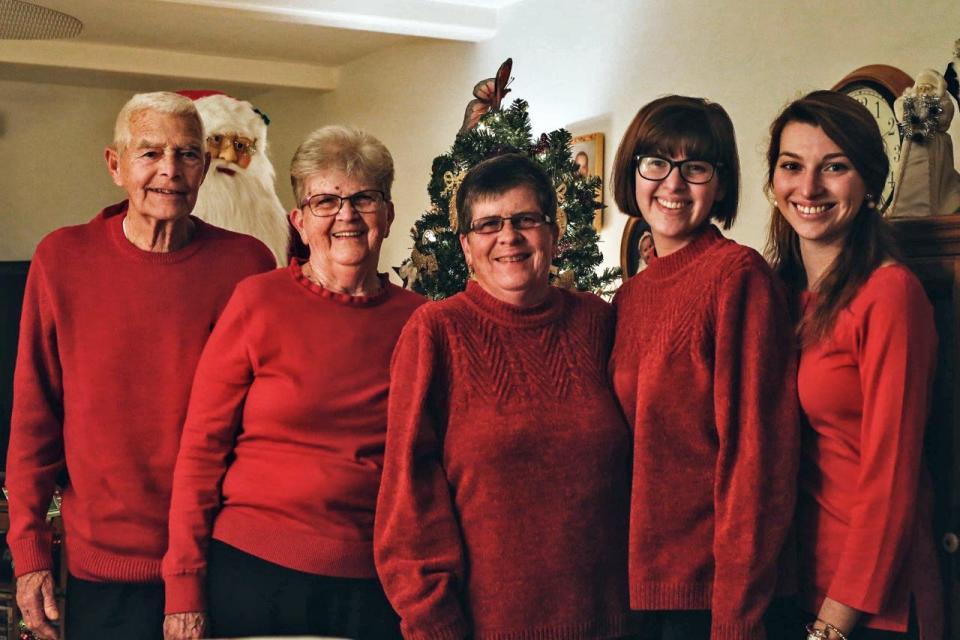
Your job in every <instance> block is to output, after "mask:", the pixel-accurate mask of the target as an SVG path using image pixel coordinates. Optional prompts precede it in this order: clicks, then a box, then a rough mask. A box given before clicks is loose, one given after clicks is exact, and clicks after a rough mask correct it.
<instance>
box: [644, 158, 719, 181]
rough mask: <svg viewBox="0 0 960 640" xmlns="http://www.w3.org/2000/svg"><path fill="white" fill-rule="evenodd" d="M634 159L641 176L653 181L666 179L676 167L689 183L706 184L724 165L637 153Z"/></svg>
mask: <svg viewBox="0 0 960 640" xmlns="http://www.w3.org/2000/svg"><path fill="white" fill-rule="evenodd" d="M633 160H634V162H635V163H636V165H637V173H639V174H640V177H641V178H643V179H644V180H650V181H652V182H660V181H661V180H666V179H667V176H669V175H670V172H671V171H673V169H674V167H676V168H677V169H678V170H679V171H680V177H681V178H683V181H684V182H686V183H687V184H706V183H708V182H710V181H711V180H713V176H715V175H716V173H717V169H719V168H720V167H722V166H723V165H722V164H720V163H719V162H718V163H716V164H714V163H712V162H709V161H707V160H671V159H670V158H664V157H662V156H645V155H636V156H634V157H633Z"/></svg>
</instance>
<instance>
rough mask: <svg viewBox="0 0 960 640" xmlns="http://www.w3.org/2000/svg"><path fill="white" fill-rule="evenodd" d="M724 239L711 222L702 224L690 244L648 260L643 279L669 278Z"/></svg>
mask: <svg viewBox="0 0 960 640" xmlns="http://www.w3.org/2000/svg"><path fill="white" fill-rule="evenodd" d="M723 240H724V238H723V235H721V233H720V230H719V229H717V228H716V227H715V226H713V225H712V224H707V225H704V227H703V229H702V230H700V231H699V232H698V234H697V237H696V238H694V239H693V240H692V241H691V242H690V244H688V245H687V246H685V247H683V248H682V249H680V250H678V251H674V252H673V253H671V254H670V255H668V256H664V257H662V258H660V257H656V258H654V259H653V260H651V261H650V265H649V266H648V267H647V268H646V269H644V270H643V276H644V278H645V279H648V278H652V279H657V280H658V279H661V278H669V277H670V276H672V275H673V274H675V273H678V272H680V271H682V270H683V269H684V268H686V267H687V266H688V265H690V264H692V263H694V262H696V261H697V260H698V259H699V258H700V256H702V255H703V254H704V253H706V252H707V251H709V250H710V248H711V247H713V246H714V245H716V244H717V243H719V242H722V241H723Z"/></svg>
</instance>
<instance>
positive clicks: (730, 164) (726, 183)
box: [613, 96, 740, 229]
mask: <svg viewBox="0 0 960 640" xmlns="http://www.w3.org/2000/svg"><path fill="white" fill-rule="evenodd" d="M643 154H663V155H667V156H685V157H687V158H692V159H696V160H707V161H709V162H712V163H714V164H715V165H718V168H717V173H716V178H715V179H718V180H720V187H721V188H722V190H723V198H722V199H721V200H719V201H718V202H716V203H714V205H713V208H712V209H711V212H710V217H711V218H713V219H714V220H716V221H717V222H719V223H720V224H721V225H723V228H724V229H729V228H730V227H731V226H732V225H733V221H734V220H735V219H736V217H737V204H738V202H739V200H740V157H739V155H738V154H737V140H736V135H735V133H734V131H733V122H731V121H730V116H729V115H727V112H726V111H725V110H724V109H723V107H721V106H720V105H719V104H716V103H715V102H710V101H709V100H705V99H704V98H690V97H687V96H664V97H663V98H657V99H656V100H654V101H653V102H650V103H647V104H646V105H645V106H644V107H643V108H641V109H640V111H638V112H637V115H636V116H634V118H633V122H631V123H630V126H629V127H627V131H626V132H625V133H624V134H623V139H622V140H621V141H620V146H619V147H618V148H617V155H616V158H614V161H613V195H614V199H615V200H616V202H617V206H618V207H619V208H620V210H621V211H623V212H624V213H626V214H628V215H631V216H636V217H643V213H642V212H641V211H640V207H638V206H637V196H636V188H637V165H636V161H635V160H634V157H635V156H637V155H643Z"/></svg>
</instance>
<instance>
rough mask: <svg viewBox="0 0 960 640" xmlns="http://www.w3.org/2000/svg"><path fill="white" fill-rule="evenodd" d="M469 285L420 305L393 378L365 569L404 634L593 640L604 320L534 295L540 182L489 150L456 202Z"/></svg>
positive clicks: (618, 607) (548, 186)
mask: <svg viewBox="0 0 960 640" xmlns="http://www.w3.org/2000/svg"><path fill="white" fill-rule="evenodd" d="M456 204H457V212H458V216H459V220H458V223H459V232H460V244H461V246H462V248H463V252H464V255H465V257H466V261H467V265H468V266H469V268H470V270H471V271H472V273H473V278H472V279H471V280H470V282H469V283H468V284H467V290H466V291H465V292H463V293H460V294H457V295H455V296H452V297H450V298H447V299H446V300H443V301H441V302H436V303H430V304H427V305H424V306H423V307H422V308H421V309H420V310H418V312H417V313H415V314H414V315H413V317H412V318H411V319H410V322H409V323H408V324H407V326H406V327H405V328H404V331H403V334H402V336H401V337H400V341H399V342H398V344H397V350H396V352H395V353H394V356H393V363H392V367H391V386H390V409H389V413H388V428H387V451H386V459H385V461H384V475H383V483H382V485H381V488H380V497H379V501H378V503H377V520H376V535H375V544H374V550H375V556H376V562H377V571H378V573H379V574H380V577H381V579H382V580H383V585H384V589H385V591H386V593H387V596H388V597H389V598H390V601H391V602H392V604H393V606H394V608H395V609H396V610H397V612H398V613H399V614H400V617H401V625H402V629H403V632H404V637H406V638H408V639H414V640H420V639H430V638H442V639H444V640H462V639H464V638H468V637H469V638H473V639H475V640H493V639H496V640H528V639H531V638H544V639H547V638H549V639H551V640H563V639H569V640H574V639H579V640H587V639H600V638H615V637H622V636H625V635H627V634H628V633H630V632H631V630H632V629H633V624H632V622H631V620H630V615H629V611H628V606H627V583H626V529H627V507H628V502H627V500H628V489H629V467H630V462H629V460H630V451H629V443H630V434H629V432H628V430H627V427H626V425H625V424H624V422H623V418H622V416H621V414H620V411H619V408H618V407H617V405H616V400H615V398H614V397H613V394H612V392H611V390H610V387H609V384H608V382H607V374H606V360H607V356H608V353H609V347H610V340H611V331H612V323H611V321H612V313H611V310H610V307H609V305H608V304H607V303H605V302H604V301H603V300H601V299H600V298H598V297H596V296H594V295H592V294H588V293H578V292H572V291H565V290H561V289H558V288H556V287H553V286H551V285H550V284H549V276H550V265H551V263H552V260H553V256H554V252H555V251H556V243H557V237H558V235H559V231H558V228H557V222H556V208H557V203H556V193H555V191H554V187H553V184H552V183H551V181H550V179H549V178H548V177H547V175H546V174H545V173H544V172H543V170H542V169H541V168H540V167H539V165H537V164H536V163H535V162H534V161H532V160H530V159H528V158H525V157H522V156H519V155H505V156H500V157H496V158H492V159H490V160H486V161H484V162H481V163H480V164H478V165H477V166H476V167H474V168H473V169H471V170H470V172H469V173H468V174H467V176H466V178H465V179H464V181H463V183H462V185H461V186H460V189H459V191H458V193H457V200H456Z"/></svg>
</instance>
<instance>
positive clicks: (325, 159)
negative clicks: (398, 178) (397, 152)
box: [290, 125, 393, 207]
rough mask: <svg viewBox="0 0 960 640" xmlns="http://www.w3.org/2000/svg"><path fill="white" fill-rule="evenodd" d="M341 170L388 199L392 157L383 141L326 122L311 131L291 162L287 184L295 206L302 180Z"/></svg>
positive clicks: (391, 181) (356, 130)
mask: <svg viewBox="0 0 960 640" xmlns="http://www.w3.org/2000/svg"><path fill="white" fill-rule="evenodd" d="M330 170H333V171H342V172H343V173H345V174H347V175H348V176H350V177H356V178H358V179H360V180H363V181H367V182H370V183H372V187H373V188H376V189H380V190H381V191H383V193H384V196H385V197H386V199H387V200H390V188H391V187H392V186H393V157H392V156H391V155H390V151H388V150H387V148H386V147H385V146H384V144H383V143H382V142H380V141H379V140H377V139H376V138H375V137H373V136H372V135H370V134H369V133H367V132H366V131H362V130H360V129H357V128H355V127H349V126H344V125H328V126H326V127H320V128H319V129H317V130H315V131H313V132H311V133H310V134H309V135H308V136H307V138H306V140H304V141H303V142H302V143H301V144H300V146H299V147H297V152H296V153H294V154H293V160H292V161H291V162H290V184H291V185H292V186H293V195H294V197H295V198H296V200H297V206H298V207H300V206H302V204H303V195H304V194H303V183H304V182H305V181H306V180H307V178H308V177H309V176H311V175H313V174H315V173H318V172H321V171H330Z"/></svg>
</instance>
